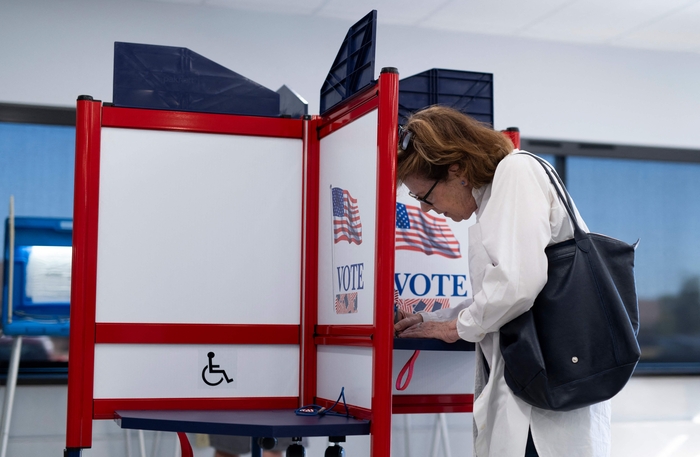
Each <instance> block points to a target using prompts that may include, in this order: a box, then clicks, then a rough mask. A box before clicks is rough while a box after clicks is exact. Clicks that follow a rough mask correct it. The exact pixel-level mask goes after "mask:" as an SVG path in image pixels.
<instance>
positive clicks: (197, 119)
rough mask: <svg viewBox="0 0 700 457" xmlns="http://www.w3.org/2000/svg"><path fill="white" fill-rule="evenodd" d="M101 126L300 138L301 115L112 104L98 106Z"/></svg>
mask: <svg viewBox="0 0 700 457" xmlns="http://www.w3.org/2000/svg"><path fill="white" fill-rule="evenodd" d="M102 126H103V127H122V128H133V129H148V130H183V131H188V132H199V133H227V134H231V135H254V136H267V137H278V138H298V139H301V138H302V121H301V119H288V118H276V117H262V116H240V115H234V114H211V113H192V112H187V111H166V110H154V109H140V108H117V107H114V106H104V107H103V108H102Z"/></svg>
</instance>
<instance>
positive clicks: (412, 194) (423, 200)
mask: <svg viewBox="0 0 700 457" xmlns="http://www.w3.org/2000/svg"><path fill="white" fill-rule="evenodd" d="M439 182H440V180H439V179H437V180H436V181H435V183H434V184H433V186H432V187H431V188H430V190H428V192H426V193H425V195H423V196H422V197H419V196H418V195H416V194H414V193H413V192H410V191H409V192H408V195H409V196H411V197H413V198H415V199H416V200H418V201H419V202H421V203H425V204H426V205H430V206H435V205H433V204H432V203H430V202H429V201H428V197H429V196H430V193H431V192H432V191H433V189H435V186H437V184H438V183H439Z"/></svg>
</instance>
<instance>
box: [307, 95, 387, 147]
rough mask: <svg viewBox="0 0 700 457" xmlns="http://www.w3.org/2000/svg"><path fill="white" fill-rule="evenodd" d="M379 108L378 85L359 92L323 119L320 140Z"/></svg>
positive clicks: (319, 133)
mask: <svg viewBox="0 0 700 457" xmlns="http://www.w3.org/2000/svg"><path fill="white" fill-rule="evenodd" d="M378 107H379V91H378V90H377V85H376V84H375V85H372V86H370V87H368V88H367V89H365V90H364V91H362V92H358V93H357V94H355V95H353V96H352V97H350V98H349V99H347V100H345V101H344V102H343V103H342V105H340V106H338V107H336V108H333V109H332V110H331V111H329V112H328V113H327V114H325V115H323V117H322V118H321V124H320V126H319V130H318V138H319V139H321V138H323V137H325V136H328V135H330V134H331V133H333V132H334V131H336V130H338V129H340V128H341V127H343V126H345V125H347V124H349V123H351V122H353V121H354V120H356V119H359V118H360V117H362V116H364V115H365V114H367V113H369V112H370V111H372V110H375V109H377V108H378Z"/></svg>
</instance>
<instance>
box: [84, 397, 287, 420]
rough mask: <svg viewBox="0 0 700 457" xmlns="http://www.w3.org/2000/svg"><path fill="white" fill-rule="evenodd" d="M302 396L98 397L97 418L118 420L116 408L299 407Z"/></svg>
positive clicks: (155, 409) (143, 409)
mask: <svg viewBox="0 0 700 457" xmlns="http://www.w3.org/2000/svg"><path fill="white" fill-rule="evenodd" d="M298 402H299V398H298V397H247V398H212V397H210V398H131V399H129V398H127V399H123V398H106V399H95V401H94V403H95V406H94V407H95V412H94V416H95V419H114V411H119V410H121V411H160V410H169V411H180V410H188V411H191V410H202V411H206V410H228V409H289V410H293V409H295V408H297V403H298Z"/></svg>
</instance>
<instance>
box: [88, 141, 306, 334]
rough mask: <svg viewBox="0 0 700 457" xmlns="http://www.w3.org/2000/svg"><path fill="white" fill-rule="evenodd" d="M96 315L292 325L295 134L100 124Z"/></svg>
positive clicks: (298, 169) (297, 180)
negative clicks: (287, 136)
mask: <svg viewBox="0 0 700 457" xmlns="http://www.w3.org/2000/svg"><path fill="white" fill-rule="evenodd" d="M100 164H101V165H100V200H99V229H98V260H97V304H96V320H97V322H139V323H153V322H168V323H218V324H232V323H235V324H263V323H264V324H298V323H299V315H300V282H301V199H302V144H301V140H296V139H284V138H265V137H255V136H240V135H217V134H202V133H192V132H170V131H149V130H134V129H114V128H104V129H102V147H101V162H100Z"/></svg>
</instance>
